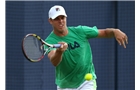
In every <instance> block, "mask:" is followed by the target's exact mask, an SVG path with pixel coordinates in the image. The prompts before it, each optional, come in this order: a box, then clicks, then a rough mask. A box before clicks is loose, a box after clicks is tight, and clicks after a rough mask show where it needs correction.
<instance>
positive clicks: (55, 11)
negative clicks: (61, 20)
mask: <svg viewBox="0 0 140 90" xmlns="http://www.w3.org/2000/svg"><path fill="white" fill-rule="evenodd" d="M48 14H49V18H51V19H55V18H56V17H58V16H60V15H64V16H65V17H67V14H66V12H65V9H64V8H63V7H62V6H60V5H55V6H53V7H51V9H50V10H49V13H48Z"/></svg>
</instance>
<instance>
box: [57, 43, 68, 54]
mask: <svg viewBox="0 0 140 90" xmlns="http://www.w3.org/2000/svg"><path fill="white" fill-rule="evenodd" d="M59 44H61V47H60V48H57V51H61V52H64V51H65V50H66V49H67V47H68V44H67V43H65V42H59Z"/></svg>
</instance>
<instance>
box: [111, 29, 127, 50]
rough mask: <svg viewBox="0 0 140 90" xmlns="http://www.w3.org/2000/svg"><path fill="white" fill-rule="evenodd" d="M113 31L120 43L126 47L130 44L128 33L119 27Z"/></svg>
mask: <svg viewBox="0 0 140 90" xmlns="http://www.w3.org/2000/svg"><path fill="white" fill-rule="evenodd" d="M113 32H114V37H115V38H116V40H117V41H118V43H119V45H122V46H123V47H124V48H126V44H128V37H127V35H126V34H125V33H124V32H122V31H121V30H119V29H114V30H113Z"/></svg>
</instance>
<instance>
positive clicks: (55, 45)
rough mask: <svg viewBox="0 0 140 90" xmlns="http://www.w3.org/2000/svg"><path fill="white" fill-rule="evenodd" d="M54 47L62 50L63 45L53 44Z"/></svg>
mask: <svg viewBox="0 0 140 90" xmlns="http://www.w3.org/2000/svg"><path fill="white" fill-rule="evenodd" d="M53 47H54V48H60V47H61V44H53Z"/></svg>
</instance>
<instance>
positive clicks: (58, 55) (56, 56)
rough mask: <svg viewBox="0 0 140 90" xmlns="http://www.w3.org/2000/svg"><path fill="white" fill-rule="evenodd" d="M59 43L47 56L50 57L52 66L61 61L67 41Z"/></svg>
mask: <svg viewBox="0 0 140 90" xmlns="http://www.w3.org/2000/svg"><path fill="white" fill-rule="evenodd" d="M60 44H61V47H60V48H57V49H56V50H52V51H50V52H49V53H48V58H49V59H50V61H51V63H52V64H53V65H54V66H57V65H58V64H59V63H60V62H61V60H62V56H63V52H64V51H65V50H66V49H67V47H68V45H67V43H65V42H60Z"/></svg>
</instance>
